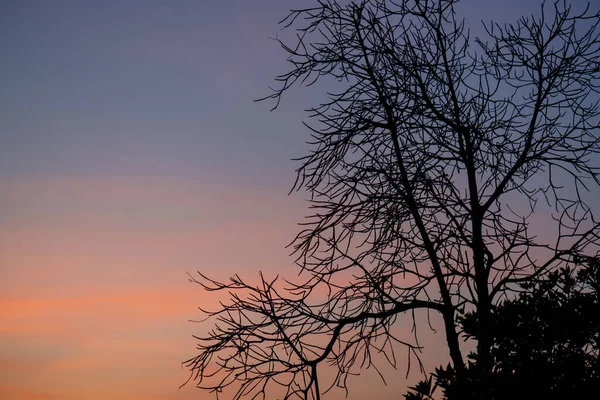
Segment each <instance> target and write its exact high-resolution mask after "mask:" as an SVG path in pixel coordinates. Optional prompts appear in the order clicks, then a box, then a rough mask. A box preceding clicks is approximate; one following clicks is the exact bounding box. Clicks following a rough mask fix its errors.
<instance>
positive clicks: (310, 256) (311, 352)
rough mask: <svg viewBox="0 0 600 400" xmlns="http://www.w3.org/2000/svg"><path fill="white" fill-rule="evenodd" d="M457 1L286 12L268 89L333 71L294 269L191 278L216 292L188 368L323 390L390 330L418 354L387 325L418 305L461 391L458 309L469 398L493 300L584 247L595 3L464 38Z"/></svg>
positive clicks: (592, 231)
mask: <svg viewBox="0 0 600 400" xmlns="http://www.w3.org/2000/svg"><path fill="white" fill-rule="evenodd" d="M456 4H457V1H455V0H429V1H426V0H396V1H392V0H389V1H384V0H362V1H360V2H350V3H348V4H340V3H338V2H336V1H333V0H320V1H318V5H317V6H315V7H314V8H307V9H301V10H293V11H292V12H291V13H290V14H289V15H288V17H287V18H286V19H284V20H283V22H282V23H283V25H284V27H285V28H287V29H294V28H295V29H296V32H297V39H296V42H295V43H294V44H293V45H288V44H286V43H284V42H283V41H280V43H281V45H282V47H283V48H284V49H285V51H287V53H288V54H289V58H288V61H289V63H290V65H291V69H290V70H289V72H287V73H285V74H283V75H281V76H279V77H278V78H277V80H278V82H279V83H280V86H279V88H278V89H276V90H275V91H274V92H273V93H272V94H271V95H270V96H268V97H267V98H265V99H266V100H268V99H271V100H274V101H275V105H274V107H275V108H276V107H277V105H278V104H279V102H280V100H281V98H282V97H283V95H284V94H285V93H287V92H288V90H290V89H291V88H292V87H293V86H296V85H301V84H306V85H316V84H318V83H319V82H320V83H321V84H323V85H325V86H326V87H327V88H330V89H329V90H328V92H327V96H328V99H327V100H325V101H323V102H322V103H321V104H319V105H318V106H316V107H314V108H312V109H311V110H309V119H310V121H312V123H310V124H309V123H307V124H306V127H307V129H309V130H310V131H311V137H312V139H311V141H310V142H309V143H310V145H311V152H310V154H308V155H307V156H305V157H302V158H300V159H299V162H300V167H299V168H298V178H297V180H296V183H295V185H294V188H295V189H298V190H300V189H302V190H306V191H308V192H309V193H310V195H311V210H312V215H311V216H310V217H309V219H308V221H307V222H305V223H302V226H303V230H302V231H301V232H300V233H299V234H298V236H297V237H296V239H295V240H294V242H293V244H292V246H293V250H294V254H295V256H296V257H297V264H298V265H299V267H300V268H301V271H302V272H303V275H301V277H302V276H303V277H304V278H303V280H300V279H296V281H294V282H290V281H285V280H283V279H282V278H274V279H267V278H266V277H263V276H262V275H261V279H260V283H259V284H253V283H251V282H248V281H245V280H243V279H242V278H240V277H239V276H234V277H232V278H231V280H230V281H229V282H217V281H215V280H211V279H210V278H208V277H206V276H204V275H202V274H200V276H199V277H198V278H197V279H196V278H192V279H193V280H194V281H196V282H198V283H200V284H201V285H202V286H203V288H204V289H205V290H208V291H224V292H230V293H231V300H230V302H229V303H224V304H223V306H222V308H221V309H219V310H216V311H205V312H206V313H207V316H208V319H209V320H210V321H212V322H213V324H214V325H213V329H212V330H211V331H210V332H209V333H208V334H207V336H206V337H198V340H199V345H198V349H199V354H198V355H197V356H195V357H194V358H191V359H190V360H188V361H186V362H185V365H186V366H187V367H188V368H189V369H190V371H191V373H192V376H191V378H192V379H193V380H195V381H196V383H197V385H198V386H199V387H203V388H206V389H209V390H212V391H213V392H216V393H217V394H218V393H220V392H221V391H222V390H223V389H225V388H227V387H230V386H231V387H237V388H238V390H237V392H235V393H236V394H235V395H234V398H236V399H237V398H241V397H245V396H248V397H256V396H260V395H263V396H264V395H266V393H268V391H269V390H270V388H272V387H277V386H281V387H282V388H283V390H284V392H285V396H284V397H285V398H313V399H319V398H320V396H321V394H322V393H324V392H325V391H326V389H327V387H322V386H323V384H322V382H321V381H320V380H319V374H318V371H319V370H320V368H321V369H322V368H323V367H321V366H323V365H328V366H329V367H332V368H334V369H335V370H336V377H335V379H333V381H332V383H331V386H336V385H337V386H340V387H343V388H345V387H346V380H347V379H348V378H349V377H350V376H352V374H354V373H356V372H357V371H359V370H360V369H361V368H375V369H377V368H378V365H380V363H381V362H384V361H385V362H389V363H390V364H391V365H392V366H394V367H395V366H396V365H397V362H396V356H395V350H394V349H395V348H397V345H398V344H402V345H405V346H407V348H408V350H409V354H413V355H417V354H418V350H419V345H418V341H417V339H418V337H417V336H416V333H415V337H414V338H412V339H411V338H406V337H399V336H398V335H397V334H396V332H395V331H394V328H393V325H394V323H395V322H396V321H397V319H398V317H399V316H400V315H403V314H409V315H411V314H412V315H413V316H414V314H415V312H417V311H418V310H423V311H426V312H428V313H437V314H439V315H440V316H441V318H442V320H443V326H444V334H445V339H446V343H447V346H448V350H449V356H450V359H451V363H452V368H453V369H454V370H455V371H456V376H457V383H456V385H457V386H456V387H457V388H459V391H464V392H465V393H466V390H467V388H466V386H465V385H466V384H467V383H468V382H467V381H468V379H467V373H466V372H465V371H466V369H467V364H466V362H465V354H464V353H463V349H461V343H460V334H461V333H460V324H459V323H458V318H459V317H461V316H464V315H465V313H468V312H470V311H473V312H474V313H475V315H476V332H477V348H476V355H477V364H476V366H477V367H476V371H475V374H476V378H477V379H476V380H477V382H479V384H478V385H477V388H476V389H475V390H476V391H479V392H477V393H475V394H474V396H475V397H485V395H484V392H485V388H486V387H487V384H488V379H489V378H490V374H491V371H492V367H493V365H492V347H493V332H492V329H493V321H492V310H493V307H494V304H497V303H498V301H500V300H501V299H504V298H508V297H510V296H511V293H513V291H514V289H515V288H516V287H517V285H518V284H521V283H526V282H528V281H532V280H533V279H535V278H537V277H539V276H541V275H543V274H545V273H547V272H548V271H552V270H555V269H557V268H560V267H563V266H565V265H567V263H570V262H572V261H573V257H590V256H595V255H596V254H597V253H598V244H599V236H598V235H599V233H600V225H599V224H598V222H596V220H595V219H594V214H593V209H592V207H591V206H590V198H592V196H591V195H590V193H589V190H592V191H593V190H597V188H598V186H599V185H600V179H599V178H600V175H599V172H600V169H599V165H598V161H599V159H598V154H599V153H600V141H599V136H600V135H599V134H598V132H599V131H598V127H599V125H598V124H599V120H600V112H599V109H598V97H597V94H598V84H599V83H600V82H599V79H600V38H599V34H600V30H599V29H598V24H599V23H600V13H598V12H591V11H590V10H589V9H588V8H586V9H585V10H583V11H579V12H576V11H574V10H573V9H572V8H571V7H570V6H568V5H567V4H566V3H563V2H560V1H558V2H556V3H554V4H553V5H551V6H546V5H542V12H541V14H540V15H539V16H537V17H536V16H531V17H523V18H521V19H519V20H518V21H517V22H515V23H514V24H508V25H499V24H495V23H489V24H485V25H484V26H485V32H486V34H485V37H476V38H474V39H473V38H472V37H471V36H470V34H469V31H468V30H467V29H466V28H465V22H464V21H463V20H462V19H460V18H458V17H457V15H456V12H455V6H456ZM592 194H593V192H592ZM540 215H543V218H540V217H539V216H540ZM536 218H537V220H536ZM551 228H552V229H551ZM552 231H554V232H552ZM413 318H414V317H413ZM413 321H414V322H413V323H414V324H415V327H416V326H417V320H413ZM376 354H379V355H376ZM409 361H410V358H409Z"/></svg>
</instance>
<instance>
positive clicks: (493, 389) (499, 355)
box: [406, 259, 600, 400]
mask: <svg viewBox="0 0 600 400" xmlns="http://www.w3.org/2000/svg"><path fill="white" fill-rule="evenodd" d="M585 264H586V265H585V267H583V268H578V269H571V268H562V269H560V270H558V271H553V272H551V273H549V274H548V276H547V277H545V278H544V279H540V280H537V281H535V282H531V283H527V284H524V285H522V289H523V290H524V292H521V293H520V294H519V295H518V296H517V297H516V298H515V299H512V300H507V301H505V302H503V303H502V304H501V305H499V306H498V307H496V308H495V309H494V311H493V313H492V315H493V317H492V328H491V329H492V332H493V346H492V350H491V354H492V360H493V361H492V363H493V368H492V373H491V375H490V377H489V381H488V384H487V386H486V387H485V388H484V390H485V392H486V396H487V398H488V399H490V400H494V399H495V400H504V399H507V400H508V399H520V398H533V397H534V398H540V399H583V398H589V396H590V395H591V394H593V393H595V394H597V393H600V261H599V260H597V259H590V260H586V263H585ZM460 323H461V326H462V328H463V331H464V333H465V335H466V337H467V338H469V339H474V340H477V315H476V314H475V313H473V312H471V313H467V314H466V315H465V317H463V318H461V319H460ZM470 358H471V362H470V364H469V368H468V369H467V371H468V373H467V375H468V376H469V384H468V386H467V390H466V391H465V389H464V388H461V391H460V392H458V391H457V388H456V373H455V371H454V370H453V368H452V367H451V366H447V367H446V368H443V367H439V368H437V369H436V371H435V373H434V374H432V375H431V376H430V377H429V378H428V379H426V380H423V381H421V382H419V383H418V384H417V385H416V386H415V387H413V388H412V391H411V392H410V393H408V394H407V395H406V399H407V400H419V399H428V398H431V397H430V395H432V394H433V393H434V392H435V389H437V388H441V390H442V392H443V394H444V398H445V399H449V400H454V399H457V400H458V399H468V398H471V397H472V396H469V394H468V393H469V392H471V393H473V392H475V390H473V387H474V386H476V385H477V384H478V381H477V378H476V376H477V368H476V364H477V357H476V355H475V354H472V355H471V356H470ZM438 390H439V389H438Z"/></svg>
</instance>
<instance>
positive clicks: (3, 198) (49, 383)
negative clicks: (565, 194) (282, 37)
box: [0, 0, 539, 400]
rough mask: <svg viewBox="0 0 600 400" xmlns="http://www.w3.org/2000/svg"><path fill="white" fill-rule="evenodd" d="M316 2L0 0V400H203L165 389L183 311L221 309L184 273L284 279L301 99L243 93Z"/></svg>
mask: <svg viewBox="0 0 600 400" xmlns="http://www.w3.org/2000/svg"><path fill="white" fill-rule="evenodd" d="M314 3H315V2H314V1H311V0H254V1H248V0H246V1H243V0H197V1H192V0H172V1H166V0H165V1H155V0H103V1H99V0H98V1H95V0H84V1H81V0H79V1H77V0H73V1H66V0H55V1H49V0H19V1H16V0H13V1H9V0H4V1H2V0H0V54H2V61H1V62H0V88H1V89H0V398H2V399H15V400H25V399H27V400H29V399H48V400H54V399H65V400H70V399H84V400H96V399H123V400H135V399H155V400H167V399H181V400H183V399H192V398H193V399H208V398H212V397H211V396H209V395H208V394H205V393H203V392H200V391H198V390H197V389H194V388H193V385H188V386H185V387H184V388H183V389H179V386H180V385H181V384H182V383H183V382H184V381H185V380H186V378H187V372H186V371H185V370H182V368H181V362H182V361H184V360H185V359H187V358H190V357H192V356H194V355H195V350H194V346H195V341H194V339H193V338H192V334H198V333H201V332H202V330H203V329H206V327H202V326H198V325H197V324H193V323H191V322H189V320H190V319H195V318H196V319H197V318H198V316H199V312H198V310H197V308H196V307H197V306H199V305H202V306H203V307H205V306H210V305H216V304H217V302H218V300H219V299H217V298H215V297H214V296H212V297H211V296H210V295H209V294H207V293H204V292H202V291H201V290H200V288H199V287H197V286H195V285H193V284H191V283H190V282H188V277H187V275H186V273H188V272H190V273H193V272H194V271H202V272H203V273H206V274H209V275H211V276H214V277H216V278H222V279H226V277H227V276H230V275H232V274H234V273H239V274H241V275H243V276H250V277H251V276H256V275H257V274H258V271H259V270H263V271H266V272H267V273H268V272H272V273H276V272H281V271H288V270H289V271H290V272H289V273H290V274H294V273H295V272H296V271H295V270H294V267H293V266H292V259H291V258H290V257H289V256H288V253H289V251H288V249H286V248H285V246H286V244H288V243H289V242H290V241H291V240H292V239H293V237H294V234H295V233H296V232H297V229H298V227H297V226H296V223H297V222H299V221H301V219H302V216H303V215H305V214H307V210H306V206H307V204H306V203H305V202H304V201H303V196H302V194H297V195H291V196H288V195H287V193H288V191H289V189H290V188H291V186H292V184H293V181H294V177H295V174H294V169H295V167H296V164H295V163H294V162H292V161H290V159H292V158H294V157H298V156H302V155H304V154H306V149H307V146H306V145H305V144H304V143H305V141H306V140H307V139H309V137H308V132H307V131H306V129H305V128H304V127H303V126H302V123H301V122H302V120H303V119H305V114H304V113H303V111H302V110H303V109H304V108H306V106H307V105H309V104H311V99H314V96H315V94H314V92H311V91H306V90H296V91H294V94H293V95H288V96H286V97H285V98H284V103H283V104H282V106H281V107H280V108H279V109H278V110H277V111H275V112H271V113H270V112H269V108H270V104H265V103H255V102H253V100H254V99H256V98H258V97H261V96H264V95H267V94H269V90H268V86H269V85H272V84H273V78H274V77H275V76H276V75H277V74H279V73H282V72H285V70H286V66H285V53H284V52H283V51H282V50H281V49H280V48H279V47H278V45H277V44H276V43H275V42H274V41H273V40H270V39H269V38H270V37H274V36H275V35H277V34H278V29H279V28H278V25H277V22H278V21H279V20H280V19H281V18H282V17H283V16H285V15H286V12H287V10H289V9H290V8H294V7H304V6H310V5H313V4H314ZM538 4H539V2H538V1H536V0H520V1H509V2H497V1H491V0H479V1H475V0H471V1H467V2H465V3H464V5H463V7H464V9H463V10H464V12H465V16H466V17H468V18H471V19H472V20H474V21H477V20H479V19H482V18H486V19H487V18H489V17H490V16H494V17H495V18H500V19H502V18H507V19H510V18H514V17H516V16H519V15H521V14H523V13H531V12H534V11H536V10H537V9H538ZM313 103H314V101H313ZM436 343H437V344H436ZM430 344H431V348H432V349H434V352H433V353H434V355H433V356H432V357H433V358H432V359H434V360H435V361H436V362H437V360H442V359H445V358H444V357H446V355H445V354H442V353H443V351H444V346H443V343H441V344H440V343H438V342H436V341H435V340H433V339H432V340H430ZM364 382H366V381H364ZM370 382H371V383H370V384H372V381H370ZM397 385H399V386H394V385H391V387H392V389H389V388H388V389H389V390H388V391H387V392H385V390H384V389H381V390H382V392H381V398H397V396H398V392H397V390H396V389H397V387H403V386H402V385H405V381H404V380H398V382H397ZM365 388H369V386H368V384H367V386H364V385H362V386H361V385H356V386H355V387H354V391H353V392H351V393H350V398H362V397H363V396H364V394H365V393H372V391H370V390H372V389H368V391H365V390H367V389H365ZM378 390H379V389H378ZM385 393H387V394H385ZM343 396H344V392H335V393H333V394H332V395H331V398H333V399H337V398H343ZM386 396H387V397H386Z"/></svg>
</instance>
